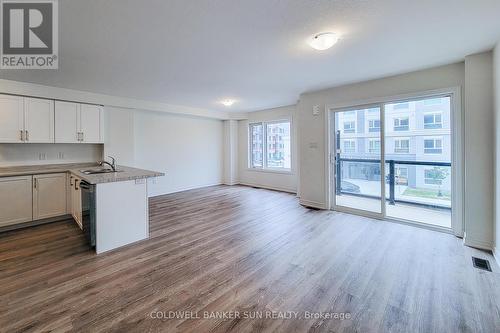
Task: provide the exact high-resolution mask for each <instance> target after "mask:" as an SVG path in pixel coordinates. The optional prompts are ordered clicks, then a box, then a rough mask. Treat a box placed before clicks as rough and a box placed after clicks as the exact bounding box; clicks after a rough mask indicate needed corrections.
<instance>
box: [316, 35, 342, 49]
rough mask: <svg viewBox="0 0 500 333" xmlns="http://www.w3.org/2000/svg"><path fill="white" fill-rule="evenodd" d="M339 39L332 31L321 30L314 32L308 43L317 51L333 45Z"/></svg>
mask: <svg viewBox="0 0 500 333" xmlns="http://www.w3.org/2000/svg"><path fill="white" fill-rule="evenodd" d="M338 41H339V36H338V35H337V34H335V33H333V32H323V33H320V34H316V35H314V36H312V37H311V38H310V39H309V45H310V46H311V47H312V48H313V49H315V50H318V51H324V50H327V49H329V48H330V47H332V46H333V45H335V43H337V42H338Z"/></svg>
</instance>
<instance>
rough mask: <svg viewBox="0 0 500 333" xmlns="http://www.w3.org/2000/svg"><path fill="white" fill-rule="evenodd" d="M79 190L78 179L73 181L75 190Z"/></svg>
mask: <svg viewBox="0 0 500 333" xmlns="http://www.w3.org/2000/svg"><path fill="white" fill-rule="evenodd" d="M79 189H80V188H79V187H78V179H75V190H77V191H78V190H79Z"/></svg>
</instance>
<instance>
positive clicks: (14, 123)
mask: <svg viewBox="0 0 500 333" xmlns="http://www.w3.org/2000/svg"><path fill="white" fill-rule="evenodd" d="M0 142H2V143H9V142H24V98H23V97H20V96H11V95H0Z"/></svg>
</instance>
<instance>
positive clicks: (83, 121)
mask: <svg viewBox="0 0 500 333" xmlns="http://www.w3.org/2000/svg"><path fill="white" fill-rule="evenodd" d="M102 117H103V109H102V106H99V105H90V104H82V105H81V114H80V131H81V132H82V136H83V140H82V141H83V142H85V143H102V142H103V138H102V136H103V135H102V132H103V131H102V127H103V126H104V124H103V121H102Z"/></svg>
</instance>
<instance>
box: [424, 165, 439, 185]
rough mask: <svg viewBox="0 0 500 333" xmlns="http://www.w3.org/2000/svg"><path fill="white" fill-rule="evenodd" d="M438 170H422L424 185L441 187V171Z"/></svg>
mask: <svg viewBox="0 0 500 333" xmlns="http://www.w3.org/2000/svg"><path fill="white" fill-rule="evenodd" d="M439 169H440V168H434V169H425V170H424V184H425V185H443V176H442V175H441V171H440V170H439Z"/></svg>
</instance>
